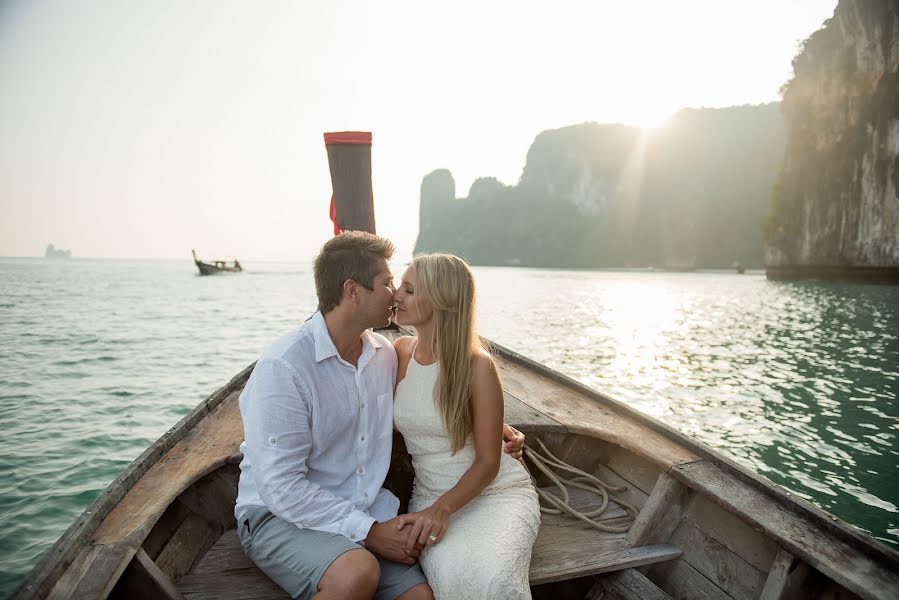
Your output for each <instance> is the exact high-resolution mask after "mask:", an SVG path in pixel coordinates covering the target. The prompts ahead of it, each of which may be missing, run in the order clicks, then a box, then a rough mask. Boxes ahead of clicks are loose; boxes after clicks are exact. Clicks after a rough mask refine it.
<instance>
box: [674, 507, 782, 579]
mask: <svg viewBox="0 0 899 600" xmlns="http://www.w3.org/2000/svg"><path fill="white" fill-rule="evenodd" d="M684 521H685V522H686V523H689V524H690V525H693V526H694V527H696V528H697V529H700V530H702V531H703V532H704V533H705V534H706V535H708V536H709V537H711V538H712V539H714V540H715V541H716V542H717V543H719V544H722V545H723V546H725V547H726V548H728V549H729V550H730V551H731V552H733V553H734V554H736V555H737V556H739V557H740V558H742V559H743V560H745V561H746V562H748V563H749V564H750V565H752V566H753V567H755V568H756V569H758V570H759V571H761V572H763V573H766V572H768V571H769V570H770V568H771V565H772V563H773V562H774V557H775V556H776V555H777V552H778V550H779V549H780V547H779V546H778V545H777V544H776V543H775V542H773V541H772V540H771V539H770V538H769V537H767V536H766V535H764V534H763V533H761V532H759V531H757V530H755V529H753V528H752V527H750V526H749V525H747V524H746V523H745V522H744V521H742V520H740V519H739V518H737V517H736V516H735V515H733V514H731V513H729V512H728V511H726V510H725V509H724V508H722V507H720V506H718V505H717V504H715V503H714V502H712V501H711V500H709V499H708V498H706V497H704V496H702V495H700V494H693V497H692V500H691V501H690V503H689V505H688V507H687V514H686V515H685V516H684Z"/></svg>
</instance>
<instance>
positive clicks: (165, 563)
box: [156, 514, 220, 581]
mask: <svg viewBox="0 0 899 600" xmlns="http://www.w3.org/2000/svg"><path fill="white" fill-rule="evenodd" d="M219 535H220V533H219V531H218V530H216V529H213V528H212V527H211V526H210V525H209V523H208V522H207V521H206V519H204V518H202V517H200V516H199V515H196V514H191V515H189V516H188V517H187V518H186V519H185V520H184V522H183V523H182V524H181V526H180V527H179V528H178V531H176V532H175V534H174V535H173V536H172V539H171V540H169V543H168V544H166V546H165V548H163V549H162V552H160V553H159V556H157V557H156V564H157V565H159V568H160V569H161V570H162V572H163V573H165V574H166V575H167V576H168V577H170V578H171V579H172V580H173V581H178V580H179V579H181V578H182V577H183V576H184V575H186V574H187V573H188V572H189V571H190V569H191V567H192V566H193V565H194V563H196V562H197V561H198V560H200V559H202V557H203V555H204V554H206V551H207V550H208V549H209V548H210V547H212V545H213V544H214V543H215V541H216V539H218V537H219Z"/></svg>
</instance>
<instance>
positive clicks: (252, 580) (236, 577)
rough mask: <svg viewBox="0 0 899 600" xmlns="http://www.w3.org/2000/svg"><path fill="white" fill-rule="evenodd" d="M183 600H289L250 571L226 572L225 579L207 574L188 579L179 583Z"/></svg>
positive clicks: (264, 578) (266, 581)
mask: <svg viewBox="0 0 899 600" xmlns="http://www.w3.org/2000/svg"><path fill="white" fill-rule="evenodd" d="M178 590H179V591H180V592H181V593H182V594H183V595H184V597H185V598H186V600H289V599H290V596H289V595H288V594H287V592H285V591H284V590H282V589H281V588H280V587H278V584H277V583H275V582H274V581H272V580H271V579H269V578H268V577H266V576H265V574H264V573H263V572H262V571H260V570H259V569H257V568H256V567H253V568H252V569H244V570H241V571H232V572H229V573H228V575H227V577H222V576H221V575H218V574H215V573H210V574H206V575H188V576H187V577H185V578H184V579H182V580H181V581H179V582H178Z"/></svg>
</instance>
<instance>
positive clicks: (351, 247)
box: [312, 231, 394, 314]
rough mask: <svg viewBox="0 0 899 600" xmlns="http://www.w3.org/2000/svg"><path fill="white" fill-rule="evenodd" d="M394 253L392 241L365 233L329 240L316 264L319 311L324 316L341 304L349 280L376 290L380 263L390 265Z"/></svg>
mask: <svg viewBox="0 0 899 600" xmlns="http://www.w3.org/2000/svg"><path fill="white" fill-rule="evenodd" d="M393 250H394V248H393V243H392V242H391V241H390V240H388V239H386V238H382V237H380V236H377V235H375V234H373V233H367V232H365V231H344V232H343V233H341V234H340V235H338V236H335V237H333V238H331V239H330V240H328V242H327V243H325V245H324V246H322V249H321V251H320V252H319V253H318V256H316V257H315V262H313V263H312V273H313V275H314V276H315V293H316V295H317V296H318V309H319V310H320V311H322V313H323V314H324V313H327V312H330V311H331V310H333V309H334V308H335V307H336V306H337V305H338V304H340V299H341V298H342V297H343V283H344V282H345V281H346V280H347V279H352V280H353V281H355V282H356V283H359V284H361V285H364V286H365V287H366V288H368V289H373V288H374V283H375V276H376V275H377V274H378V269H379V268H380V265H379V264H378V262H379V261H380V259H382V258H383V259H384V260H387V261H389V260H390V259H391V258H392V257H393Z"/></svg>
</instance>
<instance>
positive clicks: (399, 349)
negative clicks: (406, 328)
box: [393, 335, 415, 356]
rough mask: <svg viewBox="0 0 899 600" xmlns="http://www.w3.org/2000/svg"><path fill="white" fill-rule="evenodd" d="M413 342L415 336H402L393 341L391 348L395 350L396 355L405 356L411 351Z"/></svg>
mask: <svg viewBox="0 0 899 600" xmlns="http://www.w3.org/2000/svg"><path fill="white" fill-rule="evenodd" d="M413 342H415V336H411V335H404V336H402V337H398V338H396V339H395V340H393V347H394V348H395V349H396V353H397V355H403V356H404V355H406V354H408V353H409V352H410V351H411V350H412V344H413Z"/></svg>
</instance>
